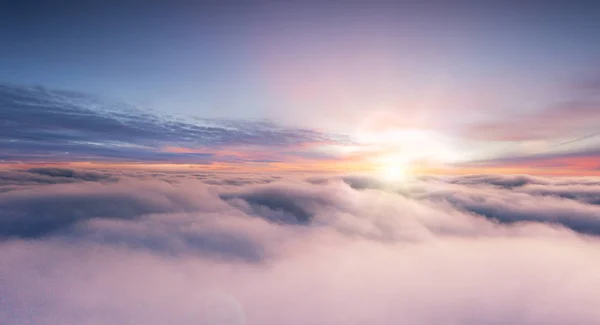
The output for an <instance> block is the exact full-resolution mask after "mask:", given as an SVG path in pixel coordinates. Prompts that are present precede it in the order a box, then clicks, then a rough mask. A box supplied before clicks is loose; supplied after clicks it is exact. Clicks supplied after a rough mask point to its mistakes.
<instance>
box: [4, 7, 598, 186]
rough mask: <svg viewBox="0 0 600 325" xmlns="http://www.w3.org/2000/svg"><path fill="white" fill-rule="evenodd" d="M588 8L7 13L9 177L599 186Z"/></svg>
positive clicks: (594, 15) (593, 23)
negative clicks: (409, 175) (167, 171)
mask: <svg viewBox="0 0 600 325" xmlns="http://www.w3.org/2000/svg"><path fill="white" fill-rule="evenodd" d="M599 34H600V6H599V5H598V4H597V3H596V2H594V1H525V2H523V1H503V2H488V1H455V2H449V1H425V2H421V1H394V2H391V1H390V2H386V1H373V2H371V1H370V2H363V1H318V2H317V1H303V2H279V1H196V2H194V1H174V2H168V3H167V2H156V1H143V2H142V1H119V2H117V1H61V2H59V3H51V2H48V1H27V0H25V1H6V0H5V1H1V2H0V44H1V45H0V72H1V73H0V117H1V121H2V124H3V128H2V129H3V130H2V131H0V143H2V148H3V149H2V151H1V152H0V159H2V160H3V163H4V164H8V165H13V164H83V163H88V164H89V163H93V164H105V165H106V164H117V165H119V164H121V165H122V164H130V165H131V164H137V165H139V164H143V165H144V166H147V165H161V166H167V165H169V166H175V165H179V166H198V167H202V168H212V169H223V170H245V171H250V170H295V171H298V170H303V171H320V170H327V171H339V172H348V171H352V172H356V171H368V172H381V173H383V174H384V175H388V176H391V175H392V174H393V175H398V174H404V173H405V171H406V170H412V171H422V172H437V173H472V172H473V171H477V170H481V171H485V170H488V171H501V172H507V173H511V172H526V173H534V174H569V175H575V174H577V175H585V174H598V173H599V168H600V163H598V162H597V161H598V158H600V136H598V132H599V131H598V130H599V129H598V125H600V108H599V103H600V65H599V64H598V62H600V43H599V42H597V38H598V35H599Z"/></svg>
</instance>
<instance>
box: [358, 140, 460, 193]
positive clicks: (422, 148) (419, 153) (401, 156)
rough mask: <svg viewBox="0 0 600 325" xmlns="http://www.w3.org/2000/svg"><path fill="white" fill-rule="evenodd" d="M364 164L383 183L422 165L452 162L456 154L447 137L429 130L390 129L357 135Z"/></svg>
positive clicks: (411, 173) (402, 178)
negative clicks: (362, 147) (364, 158)
mask: <svg viewBox="0 0 600 325" xmlns="http://www.w3.org/2000/svg"><path fill="white" fill-rule="evenodd" d="M358 138H359V140H360V141H361V143H362V144H363V145H364V148H367V149H365V150H366V152H367V154H366V155H365V156H366V157H367V158H366V163H367V165H369V166H370V168H369V169H370V170H372V171H373V172H374V173H375V175H376V176H377V177H378V178H380V179H381V180H382V181H385V182H398V181H407V180H409V179H410V178H411V177H412V176H414V175H415V174H416V173H418V171H419V170H422V169H423V168H422V167H423V166H433V165H437V164H444V163H449V162H452V161H456V159H457V157H459V154H458V152H457V151H456V150H454V149H453V146H452V145H451V143H449V141H448V139H447V138H446V137H444V136H442V135H440V134H437V133H436V132H433V131H431V130H420V129H393V130H382V131H374V130H371V131H370V132H365V133H361V134H359V137H358Z"/></svg>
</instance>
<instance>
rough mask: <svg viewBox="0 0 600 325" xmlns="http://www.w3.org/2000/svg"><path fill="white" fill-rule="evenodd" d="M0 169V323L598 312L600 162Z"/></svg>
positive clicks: (429, 320) (599, 317)
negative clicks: (595, 170) (506, 172)
mask: <svg viewBox="0 0 600 325" xmlns="http://www.w3.org/2000/svg"><path fill="white" fill-rule="evenodd" d="M15 180H22V184H20V185H15ZM0 182H1V183H0V188H1V189H2V191H0V192H1V193H0V229H1V231H0V251H2V254H0V274H1V275H2V276H1V277H0V323H3V324H15V325H20V324H79V323H85V324H108V323H112V324H164V323H177V324H299V325H300V324H399V323H401V324H409V325H410V324H557V325H558V324H566V323H568V324H597V323H598V322H600V312H598V309H597V305H598V304H599V303H600V294H599V293H598V291H597V290H596V289H595V288H597V287H598V286H599V285H600V275H599V274H600V263H598V262H597V261H598V260H599V257H600V253H599V252H600V250H599V249H600V241H599V240H598V235H600V205H598V203H599V202H600V180H599V179H594V178H585V179H584V178H540V177H530V176H511V177H504V176H495V175H482V176H465V177H457V178H433V177H426V178H421V179H415V180H413V181H410V182H406V183H404V184H389V183H383V182H381V181H378V180H375V179H371V178H366V177H357V176H353V177H350V176H349V177H327V178H312V179H299V178H295V179H294V178H290V177H273V176H256V175H254V176H252V175H235V174H229V175H225V174H191V173H188V174H183V173H169V172H164V173H146V172H114V171H108V170H105V171H81V170H68V169H63V170H55V169H41V168H38V169H33V170H28V171H7V172H5V173H4V174H3V176H2V178H1V181H0Z"/></svg>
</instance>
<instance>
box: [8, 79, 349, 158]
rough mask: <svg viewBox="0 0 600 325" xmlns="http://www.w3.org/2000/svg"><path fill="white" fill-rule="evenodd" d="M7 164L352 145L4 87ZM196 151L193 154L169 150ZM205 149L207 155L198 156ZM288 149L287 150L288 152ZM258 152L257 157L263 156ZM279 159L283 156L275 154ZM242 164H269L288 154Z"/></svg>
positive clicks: (304, 133)
mask: <svg viewBox="0 0 600 325" xmlns="http://www.w3.org/2000/svg"><path fill="white" fill-rule="evenodd" d="M0 108H1V109H0V120H1V122H0V123H1V124H0V126H1V127H0V143H1V145H2V147H3V149H4V150H3V151H2V153H0V159H3V160H10V161H13V160H29V161H32V160H33V161H82V160H83V161H89V160H94V161H102V160H108V161H150V162H176V163H177V162H178V163H196V164H201V163H210V162H213V161H219V160H228V159H232V158H231V157H225V156H223V157H221V156H219V154H218V152H219V151H220V150H223V149H224V148H232V147H236V146H238V147H239V146H246V147H253V148H254V149H256V148H257V147H266V148H271V149H272V150H271V151H277V150H276V148H281V151H285V150H289V148H290V147H292V148H293V147H297V146H302V145H303V144H306V143H320V142H323V143H338V142H339V143H343V142H345V141H349V140H348V139H347V138H345V137H343V136H339V135H334V134H327V133H322V132H318V131H313V130H308V129H293V128H284V127H281V126H278V125H275V124H273V123H271V122H267V121H232V120H206V119H185V120H184V119H181V118H179V119H177V118H173V117H164V116H159V115H157V114H154V113H153V112H150V111H143V110H140V109H138V108H136V107H133V106H130V105H126V104H122V103H111V102H109V101H104V100H100V99H98V98H95V97H93V96H90V95H84V94H79V93H75V92H65V91H56V90H49V89H45V88H40V87H22V86H13V85H0ZM169 147H183V148H193V150H192V149H190V150H187V152H172V151H168V150H163V148H169ZM198 148H200V149H198ZM284 149H285V150H284ZM255 151H256V150H255ZM275 153H276V152H275ZM275 153H274V154H273V155H272V157H271V156H267V157H258V158H255V157H252V156H247V157H245V159H244V155H241V156H240V157H241V158H240V157H237V159H238V160H240V159H241V160H250V161H252V160H256V159H258V160H259V161H269V160H270V159H275V160H279V159H282V158H281V155H277V154H275Z"/></svg>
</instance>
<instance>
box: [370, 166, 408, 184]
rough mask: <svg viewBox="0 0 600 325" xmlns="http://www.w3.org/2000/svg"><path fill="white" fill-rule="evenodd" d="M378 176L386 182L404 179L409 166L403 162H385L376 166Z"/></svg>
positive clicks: (406, 176)
mask: <svg viewBox="0 0 600 325" xmlns="http://www.w3.org/2000/svg"><path fill="white" fill-rule="evenodd" d="M377 172H378V174H379V178H381V179H382V180H384V181H387V182H397V181H403V180H406V179H407V178H408V177H409V174H410V173H409V166H408V165H406V164H404V163H397V164H393V163H390V164H386V165H382V166H379V167H378V168H377Z"/></svg>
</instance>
